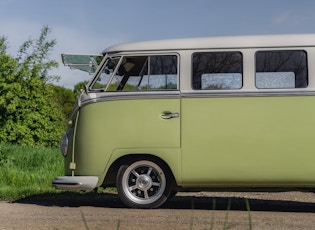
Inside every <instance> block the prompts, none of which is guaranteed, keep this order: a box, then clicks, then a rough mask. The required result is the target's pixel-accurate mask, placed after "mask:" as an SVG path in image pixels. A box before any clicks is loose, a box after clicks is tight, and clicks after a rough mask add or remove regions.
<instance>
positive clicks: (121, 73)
mask: <svg viewBox="0 0 315 230" xmlns="http://www.w3.org/2000/svg"><path fill="white" fill-rule="evenodd" d="M122 58H123V60H122V62H121V64H120V66H118V67H117V71H115V76H114V77H113V78H112V81H111V82H110V83H109V84H110V86H109V87H108V89H107V91H152V90H177V81H178V74H177V73H178V71H177V69H178V61H177V56H176V55H157V56H124V57H122Z"/></svg>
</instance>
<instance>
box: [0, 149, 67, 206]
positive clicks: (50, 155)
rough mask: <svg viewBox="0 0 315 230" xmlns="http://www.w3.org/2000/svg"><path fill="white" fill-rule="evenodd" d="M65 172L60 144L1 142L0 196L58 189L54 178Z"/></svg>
mask: <svg viewBox="0 0 315 230" xmlns="http://www.w3.org/2000/svg"><path fill="white" fill-rule="evenodd" d="M63 174H64V170H63V158H62V157H61V154H60V152H59V150H58V149H57V148H47V147H28V146H18V145H10V144H0V200H3V199H5V200H11V199H18V198H22V197H25V196H29V195H33V194H39V193H47V192H56V190H55V189H53V188H52V186H51V182H52V181H53V180H54V178H55V177H57V176H60V175H63Z"/></svg>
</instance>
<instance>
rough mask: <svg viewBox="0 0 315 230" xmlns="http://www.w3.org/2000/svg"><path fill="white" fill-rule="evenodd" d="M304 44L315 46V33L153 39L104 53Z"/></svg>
mask: <svg viewBox="0 0 315 230" xmlns="http://www.w3.org/2000/svg"><path fill="white" fill-rule="evenodd" d="M303 46H315V34H299V35H297V34H292V35H256V36H229V37H204V38H184V39H170V40H153V41H143V42H133V43H124V44H120V45H114V46H111V47H109V48H107V49H105V50H104V51H103V53H112V52H123V51H154V50H187V49H205V48H208V49H231V48H263V47H266V48H267V47H303Z"/></svg>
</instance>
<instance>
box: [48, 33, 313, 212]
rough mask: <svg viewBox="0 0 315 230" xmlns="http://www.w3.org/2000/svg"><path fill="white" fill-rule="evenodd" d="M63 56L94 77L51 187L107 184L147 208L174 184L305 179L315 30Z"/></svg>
mask: <svg viewBox="0 0 315 230" xmlns="http://www.w3.org/2000/svg"><path fill="white" fill-rule="evenodd" d="M63 61H64V63H65V64H66V65H69V66H70V67H73V68H77V69H81V70H84V71H88V72H91V73H93V77H92V78H91V80H90V82H89V83H88V84H87V85H86V87H85V90H84V91H83V92H82V94H81V95H80V96H79V97H78V99H77V103H76V107H75V109H74V112H73V115H72V118H71V120H70V121H69V124H68V126H69V127H68V130H67V133H66V134H65V135H64V136H63V137H62V141H61V150H62V154H63V156H64V157H65V176H61V177H58V178H56V180H55V181H54V182H53V185H54V186H55V187H56V188H57V189H65V190H88V189H94V188H97V187H107V186H116V187H117V191H118V195H119V197H120V198H121V200H122V201H123V202H124V203H125V204H126V205H127V206H130V207H135V208H156V207H159V206H161V205H162V204H163V203H164V202H165V201H167V199H168V198H170V197H172V196H174V195H175V194H176V192H177V191H196V190H197V191H202V190H225V191H227V190H228V191H232V190H235V191H249V190H255V191H257V190H259V191H274V190H277V191H278V190H297V189H298V190H303V189H305V190H306V189H307V190H309V189H312V188H315V65H313V63H315V35H272V36H240V37H212V38H194V39H176V40H161V41H147V42H138V43H128V44H121V45H116V46H112V47H109V48H107V49H105V50H104V51H103V52H102V53H101V55H63Z"/></svg>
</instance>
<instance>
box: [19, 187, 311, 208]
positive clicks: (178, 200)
mask: <svg viewBox="0 0 315 230" xmlns="http://www.w3.org/2000/svg"><path fill="white" fill-rule="evenodd" d="M229 201H231V208H230V209H231V210H239V211H246V210H247V209H246V202H245V199H244V198H240V197H232V198H231V197H201V196H190V195H188V196H175V197H174V198H172V199H170V200H169V201H168V202H167V203H166V204H165V205H164V206H163V207H161V208H162V209H198V210H213V208H214V209H215V210H227V209H228V208H227V207H228V204H229ZM248 201H249V204H250V209H251V211H269V212H301V213H315V203H308V202H298V201H282V200H266V199H248ZM14 203H22V204H23V203H24V204H36V205H40V206H59V207H80V206H93V207H105V208H126V206H125V205H124V204H123V203H122V202H121V201H120V200H119V198H118V196H117V195H116V194H111V193H103V194H100V193H86V194H84V193H83V194H80V193H71V192H63V193H54V194H41V195H35V196H30V197H26V198H23V199H19V200H16V201H14ZM214 204H215V207H214Z"/></svg>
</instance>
